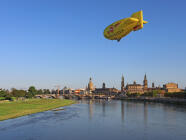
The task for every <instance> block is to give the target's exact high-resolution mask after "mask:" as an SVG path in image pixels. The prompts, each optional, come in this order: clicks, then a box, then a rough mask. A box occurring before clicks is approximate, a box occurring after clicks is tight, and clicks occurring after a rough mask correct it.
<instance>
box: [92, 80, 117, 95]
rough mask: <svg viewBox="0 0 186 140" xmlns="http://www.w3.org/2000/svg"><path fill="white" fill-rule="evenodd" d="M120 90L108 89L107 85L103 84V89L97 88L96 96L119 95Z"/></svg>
mask: <svg viewBox="0 0 186 140" xmlns="http://www.w3.org/2000/svg"><path fill="white" fill-rule="evenodd" d="M118 92H119V91H118V89H116V88H114V87H113V88H106V85H105V83H103V85H102V88H95V90H94V92H93V93H94V94H98V95H116V94H118Z"/></svg>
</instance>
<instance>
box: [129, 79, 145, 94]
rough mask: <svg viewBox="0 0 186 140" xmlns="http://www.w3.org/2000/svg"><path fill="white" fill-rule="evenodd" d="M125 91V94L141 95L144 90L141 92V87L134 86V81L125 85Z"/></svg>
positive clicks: (138, 85)
mask: <svg viewBox="0 0 186 140" xmlns="http://www.w3.org/2000/svg"><path fill="white" fill-rule="evenodd" d="M126 91H127V93H131V94H132V93H140V94H143V93H144V90H143V86H142V85H140V84H136V81H134V83H133V84H127V86H126Z"/></svg>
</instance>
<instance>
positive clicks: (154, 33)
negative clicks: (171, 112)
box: [0, 0, 186, 89]
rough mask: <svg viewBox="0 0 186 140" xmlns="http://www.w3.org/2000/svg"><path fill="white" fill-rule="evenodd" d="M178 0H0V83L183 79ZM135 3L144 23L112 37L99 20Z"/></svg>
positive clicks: (185, 82) (185, 32)
mask: <svg viewBox="0 0 186 140" xmlns="http://www.w3.org/2000/svg"><path fill="white" fill-rule="evenodd" d="M185 5H186V1H184V0H133V1H131V0H16V1H15V0H1V1H0V13H1V14H0V19H1V22H0V40H1V41H0V50H1V51H0V52H1V54H0V64H1V70H0V87H1V88H12V87H15V88H22V89H26V88H28V87H29V86H30V85H34V86H36V87H37V88H50V89H52V88H55V85H61V87H64V86H68V87H72V88H84V87H85V86H86V85H87V83H88V80H89V77H92V78H93V82H94V84H95V86H96V87H101V85H102V83H103V82H105V83H106V86H107V87H113V86H114V87H117V88H120V82H121V75H122V74H123V75H124V76H125V82H126V83H132V82H133V81H134V80H136V82H137V83H140V84H142V80H143V78H144V74H145V73H146V74H147V78H148V80H149V85H150V86H151V83H152V82H155V85H156V86H158V85H162V84H164V83H167V82H176V83H178V84H179V86H180V87H182V88H184V87H185V86H186V65H185V64H186V28H185V25H186V16H185V14H186V8H185ZM141 9H142V10H143V13H144V20H146V21H148V22H149V23H148V24H145V25H144V28H143V29H142V30H139V31H137V32H132V33H130V34H129V35H128V36H127V37H125V38H123V39H122V40H121V41H120V42H119V43H118V42H117V41H110V40H107V39H105V38H104V36H103V30H104V28H105V27H106V26H108V25H109V24H111V23H112V22H115V21H117V20H119V19H122V18H125V17H129V16H130V15H131V14H132V13H134V12H137V11H139V10H141Z"/></svg>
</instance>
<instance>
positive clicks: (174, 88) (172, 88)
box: [163, 83, 181, 92]
mask: <svg viewBox="0 0 186 140" xmlns="http://www.w3.org/2000/svg"><path fill="white" fill-rule="evenodd" d="M163 89H164V90H165V91H166V92H181V89H179V88H178V84H176V83H167V84H165V85H163Z"/></svg>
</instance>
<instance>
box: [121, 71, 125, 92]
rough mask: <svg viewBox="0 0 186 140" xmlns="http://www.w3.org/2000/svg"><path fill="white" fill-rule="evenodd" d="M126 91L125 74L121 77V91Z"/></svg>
mask: <svg viewBox="0 0 186 140" xmlns="http://www.w3.org/2000/svg"><path fill="white" fill-rule="evenodd" d="M124 92H125V82H124V76H123V75H122V78H121V93H124Z"/></svg>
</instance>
